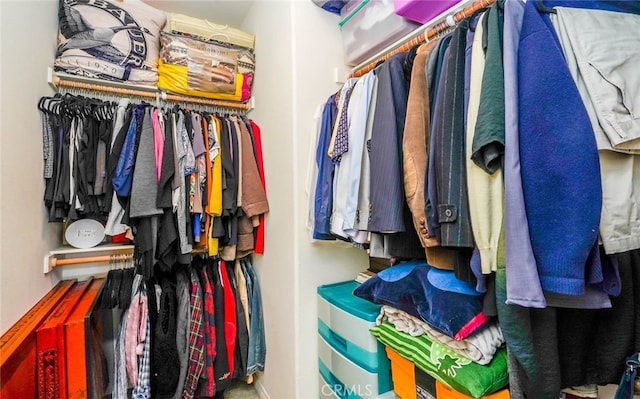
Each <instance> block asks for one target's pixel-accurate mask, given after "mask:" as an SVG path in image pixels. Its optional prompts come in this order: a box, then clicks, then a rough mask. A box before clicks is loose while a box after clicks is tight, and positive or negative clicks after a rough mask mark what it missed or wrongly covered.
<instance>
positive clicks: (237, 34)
mask: <svg viewBox="0 0 640 399" xmlns="http://www.w3.org/2000/svg"><path fill="white" fill-rule="evenodd" d="M169 30H170V31H171V33H188V34H190V35H192V36H195V37H197V38H198V39H201V40H205V41H211V40H215V41H217V42H220V43H229V44H233V45H235V46H239V47H244V48H247V49H249V50H252V51H253V50H255V42H256V37H255V35H254V34H253V33H249V32H244V31H242V30H240V29H236V28H232V27H230V26H229V25H220V24H215V23H213V22H209V21H207V20H206V19H199V18H193V17H189V16H187V15H183V14H178V13H171V16H170V18H169Z"/></svg>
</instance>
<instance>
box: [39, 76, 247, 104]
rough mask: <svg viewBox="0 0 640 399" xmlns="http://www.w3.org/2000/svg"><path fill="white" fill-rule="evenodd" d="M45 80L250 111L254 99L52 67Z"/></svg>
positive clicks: (111, 91)
mask: <svg viewBox="0 0 640 399" xmlns="http://www.w3.org/2000/svg"><path fill="white" fill-rule="evenodd" d="M47 81H48V82H49V84H50V85H51V86H52V87H53V88H54V89H55V90H58V89H59V88H60V87H71V88H76V89H84V90H93V91H99V92H104V93H113V94H122V95H129V96H135V97H143V98H149V99H155V100H156V101H159V100H163V101H175V102H183V103H187V104H199V105H209V106H214V107H222V108H231V109H238V110H244V111H250V110H252V109H253V108H254V107H255V99H254V97H251V98H250V99H249V102H247V103H240V102H234V101H223V100H213V99H208V98H201V97H193V96H183V95H179V94H172V93H168V92H166V91H164V90H160V89H158V88H157V87H156V86H143V85H133V84H130V83H122V82H112V81H109V80H101V79H94V78H89V77H86V76H79V75H71V74H68V73H61V72H54V70H53V68H51V67H49V68H47Z"/></svg>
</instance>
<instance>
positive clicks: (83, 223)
mask: <svg viewBox="0 0 640 399" xmlns="http://www.w3.org/2000/svg"><path fill="white" fill-rule="evenodd" d="M64 238H65V240H67V242H68V243H69V245H71V246H73V247H76V248H92V247H95V246H96V245H98V244H100V243H101V242H102V240H104V226H103V225H102V223H100V222H98V221H97V220H94V219H80V220H76V221H75V222H73V223H71V224H70V225H69V226H67V229H66V230H65V232H64Z"/></svg>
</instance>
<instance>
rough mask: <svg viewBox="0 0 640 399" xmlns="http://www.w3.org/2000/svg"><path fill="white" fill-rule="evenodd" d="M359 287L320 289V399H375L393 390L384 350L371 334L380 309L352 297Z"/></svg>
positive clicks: (348, 283) (340, 285)
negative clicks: (333, 398) (323, 398)
mask: <svg viewBox="0 0 640 399" xmlns="http://www.w3.org/2000/svg"><path fill="white" fill-rule="evenodd" d="M358 285H359V284H358V283H357V282H355V281H345V282H341V283H335V284H328V285H323V286H320V287H318V291H317V292H318V367H319V372H320V381H321V384H320V397H332V396H335V397H338V398H340V399H357V398H370V399H373V398H378V397H380V395H381V394H384V393H386V392H388V391H391V390H392V389H393V384H392V380H391V364H390V362H389V359H388V358H387V356H386V353H385V350H384V346H383V345H382V344H380V343H379V342H378V341H377V340H376V339H375V338H374V337H373V336H372V335H371V334H370V333H369V329H370V328H371V327H373V326H375V321H376V318H377V317H378V314H379V313H380V305H376V304H374V303H371V302H369V301H366V300H364V299H361V298H358V297H356V296H355V295H353V290H355V289H356V287H358ZM327 387H329V388H331V390H332V392H331V394H329V392H328V391H329V390H328V388H327Z"/></svg>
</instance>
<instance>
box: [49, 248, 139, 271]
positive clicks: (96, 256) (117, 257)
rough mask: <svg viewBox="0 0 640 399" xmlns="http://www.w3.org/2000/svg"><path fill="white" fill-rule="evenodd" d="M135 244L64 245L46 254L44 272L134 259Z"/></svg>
mask: <svg viewBox="0 0 640 399" xmlns="http://www.w3.org/2000/svg"><path fill="white" fill-rule="evenodd" d="M133 248H134V246H133V245H123V244H103V245H98V246H96V247H93V248H74V247H70V246H62V247H59V248H56V249H53V250H51V251H49V253H48V254H47V255H45V256H44V262H43V265H44V268H43V270H44V273H45V274H47V273H49V272H50V271H52V270H53V269H54V268H55V267H58V266H66V265H77V264H86V263H95V262H110V263H117V262H123V261H131V260H132V259H133Z"/></svg>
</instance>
